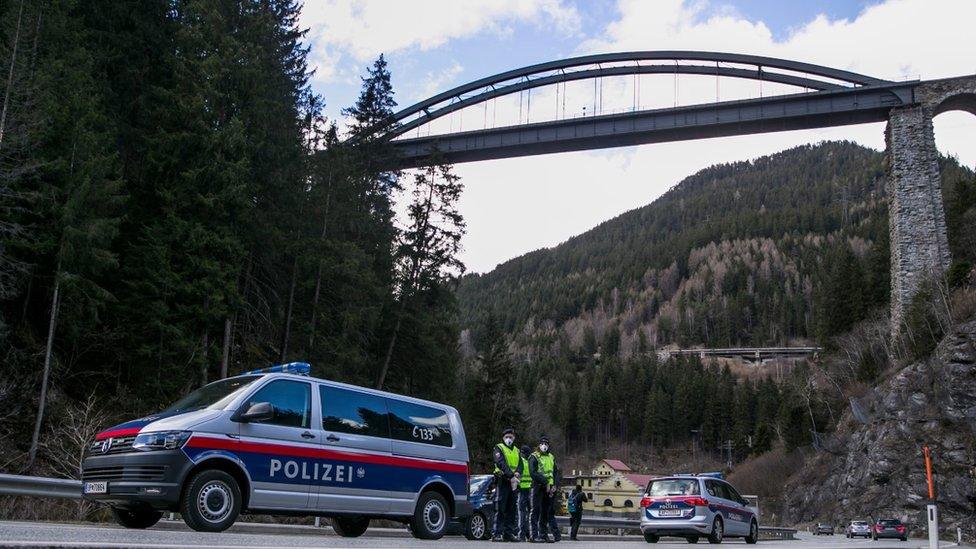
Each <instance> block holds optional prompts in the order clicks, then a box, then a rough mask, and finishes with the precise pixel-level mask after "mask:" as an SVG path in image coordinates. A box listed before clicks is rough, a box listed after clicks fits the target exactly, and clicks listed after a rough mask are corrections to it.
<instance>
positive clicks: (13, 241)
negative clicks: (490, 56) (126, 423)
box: [0, 0, 464, 469]
mask: <svg viewBox="0 0 976 549" xmlns="http://www.w3.org/2000/svg"><path fill="white" fill-rule="evenodd" d="M0 6H2V10H3V14H2V16H3V17H2V22H3V27H2V29H0V32H2V35H0V43H2V44H3V45H4V47H5V48H6V49H5V50H4V51H3V52H2V59H3V60H4V66H3V75H4V86H3V88H4V97H5V99H4V103H3V112H2V121H0V162H2V165H0V170H2V172H0V173H2V179H0V207H2V212H3V213H2V215H0V238H2V240H0V305H2V309H0V310H2V316H0V363H2V369H3V375H2V376H0V403H2V408H3V412H2V414H3V417H0V429H2V431H0V438H5V439H6V438H8V437H9V439H11V440H15V441H16V442H15V443H14V444H12V445H8V448H7V449H6V450H4V451H3V456H2V459H0V468H3V469H18V468H20V467H22V466H24V464H25V463H29V462H30V461H32V460H33V455H31V456H30V457H29V458H24V457H23V453H24V452H30V453H31V454H33V453H34V452H33V451H34V449H35V448H34V447H33V445H31V444H30V441H31V439H32V438H33V437H32V436H31V435H32V434H33V431H34V427H35V419H36V417H37V413H38V403H39V400H40V394H41V392H42V391H43V392H45V393H46V398H45V402H46V404H47V410H46V411H45V413H44V415H45V418H44V421H43V422H41V424H40V426H39V429H40V430H39V437H38V438H39V439H40V445H41V446H43V443H44V440H45V437H46V436H47V434H48V433H49V432H50V431H51V430H52V429H56V428H59V426H58V419H59V418H64V417H66V415H67V414H69V413H73V410H75V409H76V408H77V407H78V406H82V405H83V404H84V403H86V402H88V400H89V399H90V398H91V399H94V401H95V404H94V405H93V409H95V410H100V411H104V414H105V415H108V416H109V417H111V418H112V419H117V418H124V417H126V415H128V416H129V417H136V415H142V414H145V413H148V412H152V411H154V410H158V409H160V407H161V406H162V405H165V404H166V403H168V402H170V401H172V400H173V399H175V398H176V397H178V396H180V395H181V394H183V393H185V392H187V391H188V390H189V389H192V388H194V387H197V386H199V385H201V384H203V383H206V382H208V381H212V380H214V379H218V378H219V377H222V376H225V375H228V374H231V375H233V374H237V373H240V372H241V371H243V370H247V369H253V368H258V367H263V366H267V365H270V364H273V363H278V362H288V361H295V360H301V361H307V362H310V363H311V364H312V365H313V374H315V375H318V376H322V377H329V378H333V379H340V380H343V381H347V382H352V383H357V384H361V385H365V386H377V385H378V384H381V385H382V386H383V388H385V389H388V390H392V391H398V392H404V393H408V394H413V395H419V396H424V397H429V398H437V399H447V398H448V397H449V395H450V394H451V391H452V389H453V386H452V384H451V383H442V382H439V380H441V379H448V380H452V379H453V375H454V374H453V372H454V368H455V363H456V347H457V346H456V341H457V329H456V323H455V320H454V296H453V293H452V288H453V281H454V279H455V278H456V277H457V276H458V274H459V273H460V272H461V266H460V264H459V263H458V262H457V260H456V255H457V249H458V246H459V239H460V237H461V235H462V234H463V231H464V224H463V220H462V219H461V218H460V216H458V215H457V214H456V212H455V211H454V203H455V202H456V200H457V197H458V195H459V193H460V191H461V186H460V182H459V181H458V180H457V178H456V177H455V176H453V175H452V174H451V170H450V167H448V166H440V167H434V168H431V169H428V170H425V171H421V172H418V173H417V174H416V175H415V176H412V177H410V178H406V177H403V178H401V176H400V174H398V173H396V172H389V171H384V168H383V167H382V161H383V159H384V158H385V157H386V156H387V155H388V146H387V145H384V144H383V143H381V142H379V141H376V140H373V139H370V138H363V139H361V140H360V142H359V143H358V144H357V146H356V147H343V146H339V135H338V130H337V128H336V126H335V123H334V121H331V120H326V119H325V118H324V117H323V115H322V108H323V105H324V102H325V101H326V98H323V97H321V96H319V95H316V94H315V93H314V92H313V91H312V90H311V88H310V86H309V78H310V70H309V67H308V65H307V60H306V59H307V54H308V49H307V47H306V46H304V45H303V42H302V40H303V31H302V30H301V29H300V28H299V27H298V23H297V18H298V14H299V11H298V10H299V9H300V5H299V2H297V1H295V0H277V1H264V0H262V1H258V0H253V1H249V0H227V1H215V2H170V1H163V0H158V1H156V0H151V1H148V2H147V1H143V0H138V1H135V0H122V1H119V2H107V3H104V2H82V1H78V0H52V1H46V2H31V1H21V0H12V1H8V2H3V3H2V4H0ZM395 106H396V101H395V99H394V91H393V88H392V86H391V83H390V72H389V69H388V67H387V65H386V62H385V60H384V59H383V58H382V57H380V58H379V59H378V60H377V61H376V62H375V64H373V65H372V66H371V67H368V70H367V71H366V73H365V77H364V79H363V84H362V93H361V95H360V97H359V98H358V100H357V101H356V102H355V104H353V105H349V106H348V107H347V108H346V109H345V111H344V114H345V115H346V116H347V117H348V119H349V120H350V121H351V122H350V124H351V127H349V128H348V133H350V134H357V133H360V132H361V133H363V134H364V135H365V134H366V132H365V131H364V130H365V129H366V128H370V129H371V128H373V127H374V126H375V125H376V124H377V123H380V122H382V121H383V120H384V119H385V118H386V117H387V116H388V115H389V114H390V113H391V112H392V109H394V108H395ZM400 191H403V192H404V194H405V198H404V200H409V201H410V202H411V204H410V206H409V211H408V216H407V218H406V219H404V220H402V222H401V223H400V224H399V225H397V224H395V223H394V219H393V204H392V200H393V196H394V193H397V192H400ZM381 376H382V378H383V379H382V381H381ZM97 427H105V425H104V424H103V425H100V426H96V428H97ZM42 453H43V452H42ZM42 457H43V456H42Z"/></svg>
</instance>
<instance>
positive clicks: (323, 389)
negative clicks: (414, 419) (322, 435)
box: [319, 385, 390, 438]
mask: <svg viewBox="0 0 976 549" xmlns="http://www.w3.org/2000/svg"><path fill="white" fill-rule="evenodd" d="M319 396H320V397H321V399H322V429H324V430H326V431H335V432H337V433H349V434H354V435H366V436H371V437H382V438H390V420H389V418H388V417H387V415H386V399H385V398H383V397H378V396H375V395H371V394H368V393H361V392H359V391H350V390H348V389H340V388H338V387H329V386H327V385H319Z"/></svg>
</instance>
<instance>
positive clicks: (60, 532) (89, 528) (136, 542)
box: [0, 522, 953, 549]
mask: <svg viewBox="0 0 976 549" xmlns="http://www.w3.org/2000/svg"><path fill="white" fill-rule="evenodd" d="M0 545H2V546H4V547H8V546H14V547H153V548H155V547H194V548H198V547H201V548H202V547H209V548H220V549H236V548H238V547H289V548H305V547H329V548H337V547H383V548H392V547H436V548H438V549H455V548H457V549H460V548H466V549H470V548H471V547H473V546H481V547H485V549H487V547H488V543H487V542H476V541H467V540H465V539H464V538H461V537H453V536H452V537H446V538H443V539H441V540H439V541H420V540H415V539H413V538H408V537H402V536H400V535H398V532H394V531H392V530H387V531H378V532H376V534H375V535H369V532H367V535H365V536H363V537H360V538H353V539H347V538H340V537H338V536H336V535H335V534H334V533H332V531H331V529H326V528H322V529H319V530H314V531H310V529H309V528H302V527H299V528H294V527H279V528H275V529H269V531H266V533H247V532H243V531H234V530H233V529H232V530H231V531H228V532H223V533H220V534H206V533H198V532H191V531H187V530H183V529H174V527H173V526H172V525H170V526H157V527H154V528H151V529H149V530H126V529H123V528H120V527H117V526H108V525H89V524H65V523H50V522H48V523H34V522H0ZM705 545H708V544H707V543H706V544H705ZM725 545H733V546H743V547H744V546H745V543H744V542H743V541H741V540H728V541H726V543H725ZM529 546H530V545H529V544H517V545H516V544H506V545H505V547H529ZM647 546H648V545H647V544H645V543H644V540H643V539H641V538H639V537H637V536H628V537H625V538H621V539H620V540H611V539H610V538H607V537H588V539H584V540H582V541H579V542H570V541H566V540H565V538H564V541H563V542H562V543H561V544H560V545H558V546H557V547H566V548H567V549H568V548H570V547H574V548H580V549H596V548H604V547H611V548H613V547H620V548H626V547H647ZM687 546H688V543H687V542H685V541H684V540H680V539H664V540H662V541H661V543H658V544H657V545H656V546H655V547H687ZM952 546H953V545H943V547H952ZM531 547H539V546H538V545H532V546H531ZM759 547H761V548H762V549H782V548H789V549H838V548H846V547H850V548H854V549H857V548H859V547H863V548H864V549H869V548H870V549H890V548H898V549H916V548H925V547H928V544H927V542H924V541H923V540H909V541H908V542H907V543H905V542H900V541H880V542H873V541H871V540H849V539H846V538H845V537H843V536H832V537H813V536H811V535H809V534H805V533H801V534H800V539H799V540H797V541H762V542H760V543H759Z"/></svg>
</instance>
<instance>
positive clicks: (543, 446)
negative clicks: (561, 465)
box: [539, 444, 549, 454]
mask: <svg viewBox="0 0 976 549" xmlns="http://www.w3.org/2000/svg"><path fill="white" fill-rule="evenodd" d="M539 450H542V453H543V454H544V453H546V452H548V451H549V445H548V444H540V445H539Z"/></svg>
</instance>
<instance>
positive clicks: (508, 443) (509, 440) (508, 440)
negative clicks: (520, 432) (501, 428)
mask: <svg viewBox="0 0 976 549" xmlns="http://www.w3.org/2000/svg"><path fill="white" fill-rule="evenodd" d="M502 440H503V441H504V442H505V446H511V445H513V444H515V437H505V438H503V439H502Z"/></svg>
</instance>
